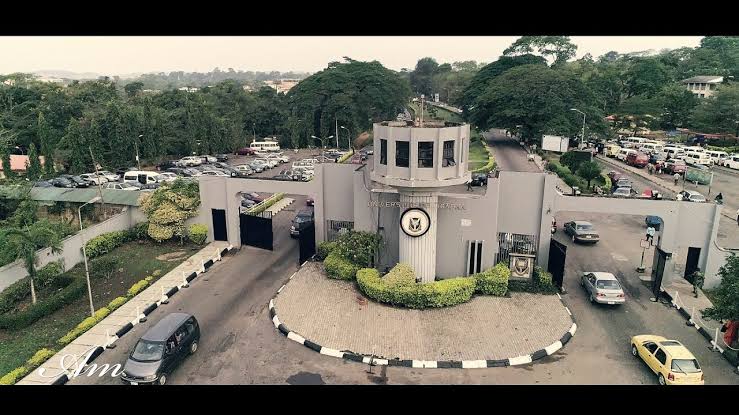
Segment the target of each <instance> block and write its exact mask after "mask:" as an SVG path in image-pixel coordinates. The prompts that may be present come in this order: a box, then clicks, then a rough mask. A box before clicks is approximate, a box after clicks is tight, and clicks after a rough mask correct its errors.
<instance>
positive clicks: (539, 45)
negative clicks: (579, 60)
mask: <svg viewBox="0 0 739 415" xmlns="http://www.w3.org/2000/svg"><path fill="white" fill-rule="evenodd" d="M534 49H536V51H537V52H538V53H539V54H541V55H542V56H544V57H551V58H552V59H553V61H554V64H555V65H556V64H563V63H565V62H567V60H568V59H571V58H573V57H574V56H575V53H576V52H577V46H576V45H575V44H573V43H572V42H570V37H569V36H521V37H520V38H518V40H516V41H515V42H514V43H513V44H512V45H511V46H509V47H508V48H507V49H506V50H504V51H503V55H520V54H527V53H531V52H534Z"/></svg>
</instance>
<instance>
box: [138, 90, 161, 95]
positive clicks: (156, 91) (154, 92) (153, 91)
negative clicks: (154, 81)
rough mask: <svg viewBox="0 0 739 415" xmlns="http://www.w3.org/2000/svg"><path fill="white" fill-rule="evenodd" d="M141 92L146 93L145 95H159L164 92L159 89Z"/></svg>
mask: <svg viewBox="0 0 739 415" xmlns="http://www.w3.org/2000/svg"><path fill="white" fill-rule="evenodd" d="M141 92H142V93H144V94H158V93H160V92H162V91H160V90H158V89H143V90H141Z"/></svg>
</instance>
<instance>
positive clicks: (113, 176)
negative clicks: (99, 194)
mask: <svg viewBox="0 0 739 415" xmlns="http://www.w3.org/2000/svg"><path fill="white" fill-rule="evenodd" d="M98 174H99V175H100V176H102V177H103V178H105V179H106V180H107V181H109V182H117V181H118V179H119V176H118V175H117V174H115V173H111V172H109V171H108V170H101V171H99V172H98Z"/></svg>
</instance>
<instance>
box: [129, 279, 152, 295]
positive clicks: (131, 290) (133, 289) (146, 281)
mask: <svg viewBox="0 0 739 415" xmlns="http://www.w3.org/2000/svg"><path fill="white" fill-rule="evenodd" d="M153 279H154V277H146V278H144V279H143V280H141V281H139V282H137V283H136V284H134V285H132V286H131V288H129V289H128V292H126V296H127V297H128V298H133V297H135V296H136V294H138V293H140V292H141V291H143V290H144V288H146V287H147V286H148V285H149V283H150V282H151V281H152V280H153Z"/></svg>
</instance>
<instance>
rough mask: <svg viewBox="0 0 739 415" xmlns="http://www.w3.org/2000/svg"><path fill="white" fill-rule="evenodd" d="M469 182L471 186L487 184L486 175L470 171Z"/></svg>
mask: <svg viewBox="0 0 739 415" xmlns="http://www.w3.org/2000/svg"><path fill="white" fill-rule="evenodd" d="M471 182H472V183H470V184H471V185H472V186H487V185H488V175H487V174H485V173H472V179H471Z"/></svg>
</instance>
